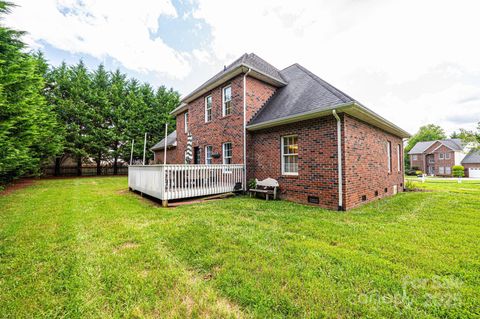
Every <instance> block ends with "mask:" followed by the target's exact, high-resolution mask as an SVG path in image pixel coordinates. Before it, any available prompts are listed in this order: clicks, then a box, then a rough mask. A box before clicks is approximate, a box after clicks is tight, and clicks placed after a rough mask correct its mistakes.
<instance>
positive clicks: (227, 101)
mask: <svg viewBox="0 0 480 319" xmlns="http://www.w3.org/2000/svg"><path fill="white" fill-rule="evenodd" d="M222 99H223V103H222V114H223V116H227V115H229V114H232V87H231V86H226V87H224V88H223V94H222Z"/></svg>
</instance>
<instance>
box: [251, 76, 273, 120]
mask: <svg viewBox="0 0 480 319" xmlns="http://www.w3.org/2000/svg"><path fill="white" fill-rule="evenodd" d="M275 90H276V89H275V87H273V86H271V85H269V84H266V83H264V82H262V81H260V80H257V79H255V78H252V77H249V76H247V92H246V93H247V123H248V122H249V121H250V120H251V119H252V117H253V116H255V114H257V112H258V111H259V110H260V109H261V108H262V106H263V105H264V104H265V102H267V100H268V99H269V98H270V97H271V96H272V95H273V93H275Z"/></svg>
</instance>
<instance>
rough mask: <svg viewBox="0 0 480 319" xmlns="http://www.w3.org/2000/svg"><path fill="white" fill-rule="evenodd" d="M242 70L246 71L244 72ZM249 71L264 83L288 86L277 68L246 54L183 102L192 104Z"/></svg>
mask: <svg viewBox="0 0 480 319" xmlns="http://www.w3.org/2000/svg"><path fill="white" fill-rule="evenodd" d="M242 68H244V69H245V70H242ZM248 69H250V70H251V71H252V72H251V73H250V75H251V76H254V77H258V78H259V79H261V80H263V81H272V83H271V84H276V85H278V86H283V85H286V82H285V80H284V79H283V77H282V75H281V74H280V71H279V70H278V69H277V68H276V67H274V66H273V65H271V64H270V63H268V62H267V61H265V60H263V59H262V58H260V57H259V56H258V55H256V54H254V53H245V54H243V55H242V56H241V57H239V58H238V59H236V60H235V61H233V62H232V63H231V64H229V65H228V66H226V67H225V68H224V69H223V70H222V71H220V72H218V73H217V74H215V75H214V76H213V77H211V78H210V79H208V80H207V81H206V82H204V83H203V84H201V85H200V86H199V87H197V88H196V89H195V90H194V91H193V92H191V93H189V94H188V95H186V96H185V97H183V98H182V102H185V103H188V102H191V101H192V100H193V99H195V98H197V97H198V95H199V94H202V93H203V91H205V90H210V89H212V88H213V87H215V86H218V85H219V83H220V82H226V81H228V80H230V79H231V78H233V77H235V76H237V75H238V74H241V73H243V72H246V71H247V70H248ZM212 86H213V87H212ZM174 111H175V110H174Z"/></svg>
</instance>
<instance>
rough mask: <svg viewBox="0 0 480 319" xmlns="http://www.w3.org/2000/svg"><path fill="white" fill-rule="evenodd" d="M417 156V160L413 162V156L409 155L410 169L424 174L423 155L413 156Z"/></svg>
mask: <svg viewBox="0 0 480 319" xmlns="http://www.w3.org/2000/svg"><path fill="white" fill-rule="evenodd" d="M415 155H417V160H416V161H415V160H413V154H412V155H410V156H409V157H410V168H417V169H419V170H421V171H422V172H425V171H426V169H425V155H423V154H415Z"/></svg>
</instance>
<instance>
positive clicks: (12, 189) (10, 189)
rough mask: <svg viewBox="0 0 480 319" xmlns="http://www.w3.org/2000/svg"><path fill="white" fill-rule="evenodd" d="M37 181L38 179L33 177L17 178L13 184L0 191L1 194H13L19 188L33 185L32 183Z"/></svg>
mask: <svg viewBox="0 0 480 319" xmlns="http://www.w3.org/2000/svg"><path fill="white" fill-rule="evenodd" d="M35 182H36V181H35V180H34V179H33V178H25V179H19V180H16V181H14V182H12V183H11V184H8V185H7V187H6V188H5V189H4V190H3V191H0V196H5V195H9V194H11V193H13V192H15V191H17V190H19V189H22V188H25V187H28V186H31V185H33V184H35Z"/></svg>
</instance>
